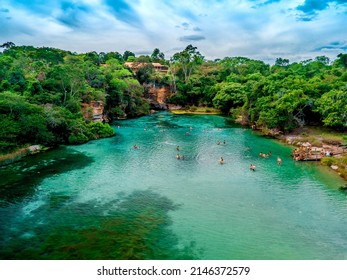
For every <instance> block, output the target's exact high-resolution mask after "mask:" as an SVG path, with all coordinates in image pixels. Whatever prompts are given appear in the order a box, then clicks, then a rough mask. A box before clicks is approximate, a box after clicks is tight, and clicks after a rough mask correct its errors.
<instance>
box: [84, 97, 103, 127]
mask: <svg viewBox="0 0 347 280" xmlns="http://www.w3.org/2000/svg"><path fill="white" fill-rule="evenodd" d="M82 114H83V116H84V118H85V119H86V120H90V121H94V122H98V121H100V122H102V121H103V120H104V118H103V114H104V103H103V102H102V101H95V100H93V101H91V102H90V104H87V103H82Z"/></svg>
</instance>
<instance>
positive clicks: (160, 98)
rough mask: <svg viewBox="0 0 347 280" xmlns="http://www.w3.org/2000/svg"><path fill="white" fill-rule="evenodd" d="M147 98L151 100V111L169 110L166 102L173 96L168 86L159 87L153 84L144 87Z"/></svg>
mask: <svg viewBox="0 0 347 280" xmlns="http://www.w3.org/2000/svg"><path fill="white" fill-rule="evenodd" d="M144 88H145V91H146V97H147V98H148V99H149V100H150V106H151V109H154V110H167V109H168V106H167V104H166V101H167V99H168V98H169V97H171V96H172V95H173V93H172V92H171V90H170V87H168V86H157V85H153V84H146V85H144Z"/></svg>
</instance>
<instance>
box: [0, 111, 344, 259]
mask: <svg viewBox="0 0 347 280" xmlns="http://www.w3.org/2000/svg"><path fill="white" fill-rule="evenodd" d="M114 128H115V131H116V137H114V138H109V139H102V140H98V141H93V142H90V143H88V144H84V145H80V146H69V147H62V148H59V149H56V150H53V151H50V152H47V153H44V154H39V155H36V156H33V157H28V158H26V159H24V160H23V161H21V162H18V163H16V164H13V165H10V166H6V167H2V168H0V178H1V180H0V258H2V259H347V236H346V232H347V195H346V193H345V192H341V191H339V190H338V187H339V186H340V185H342V184H343V182H342V181H341V180H340V179H339V178H337V177H334V176H333V175H332V174H329V172H326V173H322V172H320V171H319V169H318V168H317V166H316V164H314V163H313V164H308V163H296V162H293V161H292V160H291V159H290V151H291V148H290V147H286V146H283V145H281V144H279V143H277V142H276V141H275V140H271V139H266V138H264V137H261V136H260V135H258V134H257V133H254V132H252V131H251V130H248V129H244V128H242V127H239V126H235V125H234V124H233V123H232V122H230V120H229V119H228V118H224V117H221V116H175V115H171V114H169V113H159V114H154V115H151V116H146V117H143V118H140V119H135V120H126V121H121V122H118V123H116V125H115V127H114ZM224 140H225V141H226V144H221V145H217V142H218V141H220V142H222V143H223V141H224ZM135 144H136V145H138V146H139V148H138V149H134V147H133V146H134V145H135ZM177 146H180V151H177V150H176V147H177ZM269 151H271V153H272V155H271V156H270V157H268V158H266V159H262V158H260V157H259V153H260V152H263V153H267V152H269ZM177 153H179V154H180V155H181V156H182V155H184V156H185V160H177V159H176V155H177ZM277 156H280V157H281V158H282V160H283V164H282V166H278V165H277V162H276V158H277ZM220 157H223V158H224V160H225V164H224V165H220V164H219V163H218V161H219V159H220ZM251 163H254V164H256V166H257V169H256V171H255V172H252V171H250V170H249V165H250V164H251Z"/></svg>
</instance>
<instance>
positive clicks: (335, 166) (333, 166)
mask: <svg viewBox="0 0 347 280" xmlns="http://www.w3.org/2000/svg"><path fill="white" fill-rule="evenodd" d="M330 168H331V169H332V170H337V169H339V167H338V166H337V165H331V166H330Z"/></svg>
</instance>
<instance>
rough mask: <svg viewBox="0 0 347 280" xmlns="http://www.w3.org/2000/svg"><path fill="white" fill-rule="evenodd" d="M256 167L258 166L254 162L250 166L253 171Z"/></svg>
mask: <svg viewBox="0 0 347 280" xmlns="http://www.w3.org/2000/svg"><path fill="white" fill-rule="evenodd" d="M255 168H256V166H255V164H253V163H252V164H251V166H250V167H249V169H250V170H252V171H255Z"/></svg>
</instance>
